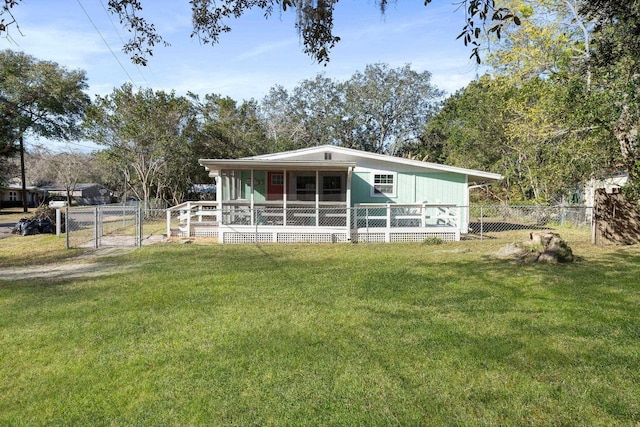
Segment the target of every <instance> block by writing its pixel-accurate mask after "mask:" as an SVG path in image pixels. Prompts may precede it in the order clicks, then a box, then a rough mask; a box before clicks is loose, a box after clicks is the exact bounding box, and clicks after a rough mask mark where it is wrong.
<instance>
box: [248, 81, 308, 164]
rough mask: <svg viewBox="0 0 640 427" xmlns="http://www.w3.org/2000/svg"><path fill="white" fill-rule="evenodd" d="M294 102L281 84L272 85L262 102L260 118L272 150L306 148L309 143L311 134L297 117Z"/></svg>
mask: <svg viewBox="0 0 640 427" xmlns="http://www.w3.org/2000/svg"><path fill="white" fill-rule="evenodd" d="M292 103H293V98H292V96H290V95H289V92H287V90H286V89H285V88H284V87H282V86H280V85H276V86H274V87H272V88H271V89H270V90H269V93H268V94H267V95H266V96H265V97H264V98H263V99H262V101H261V102H260V118H261V120H262V123H263V124H264V128H265V132H266V136H267V139H268V141H269V151H271V152H274V153H275V152H278V151H286V150H294V149H297V148H304V147H306V146H307V144H308V141H309V135H308V133H307V131H306V129H305V127H304V125H303V123H302V122H301V121H299V120H297V119H296V109H295V107H294V106H293V105H292Z"/></svg>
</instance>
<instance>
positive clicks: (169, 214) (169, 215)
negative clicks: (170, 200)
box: [167, 209, 171, 239]
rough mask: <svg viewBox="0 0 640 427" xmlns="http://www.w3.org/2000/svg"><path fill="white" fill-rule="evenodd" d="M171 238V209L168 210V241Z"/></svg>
mask: <svg viewBox="0 0 640 427" xmlns="http://www.w3.org/2000/svg"><path fill="white" fill-rule="evenodd" d="M170 237H171V209H167V239H168V238H170Z"/></svg>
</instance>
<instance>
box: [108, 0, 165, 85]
mask: <svg viewBox="0 0 640 427" xmlns="http://www.w3.org/2000/svg"><path fill="white" fill-rule="evenodd" d="M98 1H100V6H102V10H104V13H105V15H107V18H108V19H109V22H111V27H113V30H114V31H115V33H116V34H117V35H118V38H119V39H120V42H121V43H122V45H123V46H124V45H125V44H126V42H125V41H124V39H123V38H122V35H121V34H120V31H119V30H118V27H117V26H116V24H115V23H114V22H113V19H111V14H110V13H109V11H108V10H107V8H106V7H105V5H104V2H103V1H102V0H98ZM135 67H136V69H137V70H138V73H140V76H141V77H142V80H144V81H145V83H146V84H147V86H151V84H150V83H149V81H148V80H147V78H146V77H145V75H144V73H143V72H142V69H141V68H140V66H138V64H135ZM148 70H149V72H150V73H151V75H152V76H154V74H153V71H152V70H151V69H150V68H148ZM154 78H155V76H154Z"/></svg>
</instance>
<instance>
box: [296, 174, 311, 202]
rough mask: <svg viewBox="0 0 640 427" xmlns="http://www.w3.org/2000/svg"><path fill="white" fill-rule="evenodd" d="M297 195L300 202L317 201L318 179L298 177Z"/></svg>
mask: <svg viewBox="0 0 640 427" xmlns="http://www.w3.org/2000/svg"><path fill="white" fill-rule="evenodd" d="M296 195H297V199H298V200H315V198H316V177H315V176H298V177H297V178H296Z"/></svg>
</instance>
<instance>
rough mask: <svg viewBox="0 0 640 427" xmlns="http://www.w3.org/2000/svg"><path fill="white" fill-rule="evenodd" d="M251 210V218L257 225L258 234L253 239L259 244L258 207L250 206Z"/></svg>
mask: <svg viewBox="0 0 640 427" xmlns="http://www.w3.org/2000/svg"><path fill="white" fill-rule="evenodd" d="M249 211H250V212H251V220H252V221H253V222H254V223H255V225H256V234H255V235H254V238H253V240H254V243H255V244H256V245H257V244H258V208H256V207H255V206H254V207H253V208H249ZM254 215H255V217H254Z"/></svg>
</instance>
